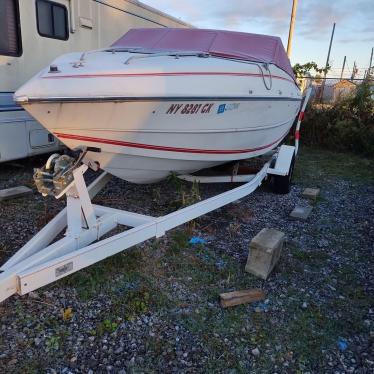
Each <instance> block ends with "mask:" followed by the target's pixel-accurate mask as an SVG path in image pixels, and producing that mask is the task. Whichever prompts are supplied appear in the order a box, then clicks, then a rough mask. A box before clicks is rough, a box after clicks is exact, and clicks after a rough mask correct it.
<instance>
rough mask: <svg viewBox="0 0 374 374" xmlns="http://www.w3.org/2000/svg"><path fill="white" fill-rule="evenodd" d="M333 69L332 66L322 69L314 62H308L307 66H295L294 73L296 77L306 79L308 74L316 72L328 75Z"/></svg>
mask: <svg viewBox="0 0 374 374" xmlns="http://www.w3.org/2000/svg"><path fill="white" fill-rule="evenodd" d="M330 69H331V66H330V65H327V68H320V67H318V65H317V64H316V63H315V62H314V61H311V62H307V63H306V64H299V63H297V64H295V65H294V66H293V72H294V73H295V75H296V77H298V78H302V77H305V76H306V75H307V74H308V73H310V72H311V71H314V72H316V73H318V74H322V73H326V74H327V72H328V71H329V70H330Z"/></svg>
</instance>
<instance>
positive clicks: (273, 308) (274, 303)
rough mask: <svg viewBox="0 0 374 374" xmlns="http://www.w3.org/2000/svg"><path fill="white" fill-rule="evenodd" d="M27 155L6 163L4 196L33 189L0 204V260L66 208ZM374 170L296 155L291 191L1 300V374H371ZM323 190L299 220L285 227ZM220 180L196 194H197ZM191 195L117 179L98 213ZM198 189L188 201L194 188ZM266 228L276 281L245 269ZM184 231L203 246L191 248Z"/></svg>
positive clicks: (350, 160) (317, 155)
mask: <svg viewBox="0 0 374 374" xmlns="http://www.w3.org/2000/svg"><path fill="white" fill-rule="evenodd" d="M42 163H43V160H42V159H41V158H34V159H31V160H25V161H21V162H17V163H11V164H6V165H1V167H0V188H7V187H11V186H15V185H19V184H24V185H28V186H30V187H32V188H33V190H34V194H33V195H32V196H31V197H27V198H20V199H16V200H11V201H6V202H1V203H0V227H1V231H0V261H1V262H3V261H5V260H6V259H7V258H9V257H10V256H11V255H12V254H13V253H14V252H15V251H16V250H17V249H18V248H19V247H20V246H22V245H23V244H24V243H25V242H26V241H27V240H28V239H30V238H31V237H32V236H33V235H34V234H35V233H36V232H37V231H38V230H40V228H41V227H43V225H44V224H45V223H46V222H48V221H49V220H50V219H51V218H52V217H53V216H54V215H55V214H56V213H57V212H58V211H59V210H60V209H61V208H62V207H63V206H64V201H63V200H62V201H57V200H55V199H53V198H49V197H48V198H43V197H42V196H40V195H39V194H38V193H37V192H36V190H35V187H34V186H33V183H32V170H33V167H37V166H40V165H41V164H42ZM373 166H374V163H373V161H369V160H365V159H361V158H359V157H356V156H350V155H344V157H343V155H339V154H334V153H330V152H325V151H317V150H311V149H307V148H304V149H302V152H301V157H300V159H299V160H298V162H297V165H296V171H295V172H296V175H295V179H294V185H293V186H292V190H291V192H290V194H288V195H274V194H272V193H271V192H270V190H269V189H268V188H267V187H266V186H263V187H261V188H260V189H258V190H257V191H256V192H255V193H253V194H252V195H250V196H248V197H246V198H244V199H242V200H240V201H238V202H235V203H233V204H230V205H228V206H226V207H224V208H221V209H219V210H217V211H215V212H212V213H209V214H208V215H206V216H204V217H202V218H199V219H198V220H196V221H194V223H192V224H187V225H184V226H182V227H180V228H178V229H175V230H172V231H171V232H169V233H168V234H167V235H165V236H164V237H163V238H161V239H158V240H149V241H147V242H145V243H143V244H141V245H139V246H137V247H134V248H132V249H129V250H127V251H126V252H124V253H121V254H118V255H116V256H113V257H111V258H109V259H107V260H105V261H103V262H101V263H99V264H96V265H94V266H91V267H90V268H87V269H85V270H83V271H80V272H78V273H75V274H73V275H71V276H69V277H66V278H65V279H63V280H60V281H58V282H55V283H53V284H51V285H49V286H47V287H44V288H42V289H40V290H38V291H36V292H32V293H30V294H29V295H26V296H22V297H21V296H13V297H11V298H10V299H8V300H7V301H5V302H3V303H2V304H0V318H1V320H0V329H1V336H0V372H4V373H121V374H123V373H153V372H160V373H207V372H212V373H213V372H215V373H251V372H254V373H305V374H306V373H372V372H374V352H373V337H374V330H373V317H374V303H373V300H374V299H373V294H374V293H373V286H374V282H373V277H374V275H373V274H374V272H373V266H372V254H373V243H374V183H373V182H374V175H373V170H374V168H373ZM316 186H318V187H320V188H321V197H320V198H319V199H318V200H317V201H316V202H314V203H313V211H312V214H311V216H310V218H309V219H308V221H307V222H301V221H295V220H291V219H290V217H289V214H290V212H291V211H292V209H293V208H294V207H295V205H307V204H308V201H306V200H305V199H304V198H302V197H301V193H302V191H303V189H304V188H305V187H316ZM227 188H228V186H227V185H226V186H225V185H203V186H200V189H199V195H200V196H201V197H202V198H205V197H207V196H211V195H213V194H216V193H219V192H223V191H224V190H225V189H227ZM182 191H184V193H183V196H184V197H185V198H186V199H187V200H193V199H194V198H196V195H197V194H196V191H194V190H191V185H189V184H175V181H174V182H162V183H160V184H157V185H148V186H135V185H131V184H128V183H125V182H123V181H119V180H117V179H115V180H112V181H111V182H110V183H109V184H108V186H107V187H106V188H105V189H104V190H103V191H102V192H101V193H100V194H99V195H98V196H97V197H96V198H95V202H96V203H98V204H105V205H107V206H113V207H119V208H124V209H128V210H130V211H135V212H138V213H143V214H144V213H145V214H152V215H162V214H165V213H167V212H170V211H172V210H173V209H175V208H176V207H179V206H180V205H181V196H182ZM194 192H195V193H194ZM264 227H269V228H275V229H278V230H281V231H283V232H285V233H286V235H287V243H286V246H285V248H284V250H283V253H282V256H281V258H280V261H279V263H278V265H277V266H276V268H275V270H274V271H273V273H272V275H271V276H270V278H269V279H268V280H267V281H262V280H259V279H257V278H256V277H254V276H252V275H250V274H247V273H245V272H244V266H245V262H246V258H247V255H248V245H249V242H250V240H251V239H252V238H253V237H254V236H255V235H256V234H257V233H258V232H259V231H260V230H261V229H262V228H264ZM191 236H199V237H201V238H203V239H205V241H206V244H204V245H197V246H192V245H189V244H188V241H189V239H190V238H191ZM252 287H259V288H262V289H264V291H265V292H266V300H265V301H263V302H259V303H254V304H248V305H241V306H237V307H234V308H230V309H227V310H223V309H222V308H221V307H220V305H219V301H218V295H219V293H221V292H227V291H230V290H238V289H244V288H252Z"/></svg>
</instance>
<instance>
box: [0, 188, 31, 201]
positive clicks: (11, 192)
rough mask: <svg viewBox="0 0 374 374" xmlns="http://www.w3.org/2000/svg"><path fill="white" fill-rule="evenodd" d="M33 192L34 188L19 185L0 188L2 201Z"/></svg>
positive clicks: (0, 199)
mask: <svg viewBox="0 0 374 374" xmlns="http://www.w3.org/2000/svg"><path fill="white" fill-rule="evenodd" d="M29 194H32V189H31V188H28V187H25V186H18V187H12V188H7V189H5V190H0V201H2V200H8V199H14V198H15V197H21V196H25V195H29Z"/></svg>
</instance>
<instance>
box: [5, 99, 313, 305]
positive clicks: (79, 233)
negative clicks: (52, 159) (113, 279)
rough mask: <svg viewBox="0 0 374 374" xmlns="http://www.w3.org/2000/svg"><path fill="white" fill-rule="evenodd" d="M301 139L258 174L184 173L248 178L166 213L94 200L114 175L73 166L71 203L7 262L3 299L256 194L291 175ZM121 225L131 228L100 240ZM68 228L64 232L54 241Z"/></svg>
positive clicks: (68, 192) (283, 148) (279, 152)
mask: <svg viewBox="0 0 374 374" xmlns="http://www.w3.org/2000/svg"><path fill="white" fill-rule="evenodd" d="M308 98H309V95H307V96H306V98H305V100H304V103H303V105H302V108H301V112H303V111H304V110H305V106H306V103H307V100H308ZM301 119H302V116H299V120H298V124H297V129H296V131H299V129H300V122H301ZM296 140H297V141H296V145H295V146H288V145H282V146H280V147H279V148H278V149H277V151H276V152H275V154H274V155H273V157H272V158H271V159H270V160H269V161H268V162H266V163H265V164H264V165H263V167H262V168H261V170H260V171H259V172H258V173H257V174H251V175H236V176H228V177H227V180H222V178H221V180H217V179H214V177H213V178H211V177H205V178H204V177H196V176H182V179H186V180H199V178H200V179H201V180H202V182H217V181H218V182H225V181H230V182H246V183H245V184H243V185H241V186H239V187H236V188H234V189H232V190H229V191H226V192H223V193H221V194H219V195H216V196H213V197H210V198H208V199H206V200H203V201H201V202H198V203H196V204H193V205H190V206H188V207H186V208H183V209H180V210H177V211H175V212H173V213H170V214H167V215H165V216H162V217H152V216H147V215H142V214H137V213H133V212H128V211H126V210H119V209H113V208H108V207H105V206H101V205H96V204H92V202H91V199H92V198H93V196H95V195H96V194H97V193H98V192H99V191H100V190H101V189H102V188H103V186H105V184H106V183H107V182H108V180H109V179H110V175H109V174H107V173H103V174H101V175H100V176H99V177H98V178H97V179H96V180H95V181H94V182H93V183H92V184H91V185H90V186H89V187H88V188H87V186H86V183H85V181H84V178H83V174H84V173H85V171H86V170H87V169H88V166H87V165H86V164H82V165H80V166H79V167H78V168H76V169H75V170H74V171H73V176H74V179H73V181H72V182H71V183H70V185H69V186H68V187H67V188H66V189H65V190H64V191H63V192H62V193H61V194H60V195H59V196H58V198H59V197H61V196H63V195H64V194H66V198H67V204H66V208H64V209H63V210H62V211H61V212H60V213H58V214H57V216H56V217H55V218H53V219H52V220H51V221H50V222H49V223H48V224H47V225H46V226H45V227H44V228H43V229H42V230H41V231H40V232H39V233H37V234H36V235H35V236H34V237H33V238H32V239H31V240H30V241H29V242H28V243H26V244H25V245H24V246H23V247H22V248H21V249H20V250H19V251H18V252H17V253H16V254H15V255H13V257H11V258H10V259H9V260H8V261H7V262H6V263H5V264H4V265H3V266H2V267H1V269H0V270H1V271H2V273H1V274H0V302H1V301H3V300H5V299H7V298H8V297H10V296H11V295H13V294H15V293H18V294H20V295H24V294H27V293H28V292H30V291H33V290H35V289H37V288H40V287H42V286H45V285H47V284H49V283H52V282H54V281H56V280H58V279H61V278H63V277H65V276H67V275H69V274H72V273H74V272H76V271H78V270H80V269H83V268H85V267H87V266H90V265H92V264H94V263H96V262H99V261H101V260H103V259H105V258H107V257H110V256H113V255H114V254H116V253H119V252H121V251H123V250H125V249H127V248H130V247H132V246H134V245H136V244H139V243H142V242H144V241H145V240H148V239H151V238H153V237H156V238H159V237H161V236H163V235H164V234H165V233H166V231H168V230H171V229H173V228H175V227H177V226H179V225H182V224H183V223H186V222H188V221H191V220H193V219H195V218H197V217H199V216H201V215H204V214H206V213H208V212H211V211H213V210H215V209H218V208H220V207H222V206H224V205H227V204H229V203H231V202H233V201H235V200H238V199H241V198H243V197H245V196H247V195H249V194H251V193H252V192H253V191H255V190H256V188H257V187H259V186H260V185H261V184H262V182H263V181H264V179H266V177H267V176H268V175H270V174H272V175H275V176H286V175H288V173H289V172H290V170H291V163H292V159H293V157H294V154H296V152H297V146H298V139H296ZM274 158H275V160H276V162H275V164H274V166H273V167H271V165H272V164H273V160H274ZM209 178H210V179H209ZM235 178H236V179H235ZM119 225H122V226H125V227H130V229H128V230H125V231H123V232H121V233H119V234H116V235H113V236H110V237H108V238H106V239H102V240H100V238H101V237H103V236H104V235H105V234H106V233H108V232H109V231H111V230H112V229H114V228H116V227H117V226H119ZM64 229H66V231H65V235H64V238H62V239H60V240H58V241H56V242H53V240H54V239H55V238H56V237H57V236H58V235H59V234H60V233H61V232H62V231H63V230H64ZM52 242H53V243H52ZM50 243H52V244H50Z"/></svg>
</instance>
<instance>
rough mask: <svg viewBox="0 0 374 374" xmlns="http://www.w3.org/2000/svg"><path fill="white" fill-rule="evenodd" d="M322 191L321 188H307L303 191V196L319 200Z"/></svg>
mask: <svg viewBox="0 0 374 374" xmlns="http://www.w3.org/2000/svg"><path fill="white" fill-rule="evenodd" d="M320 191H321V190H320V189H319V188H306V189H305V190H304V192H303V197H306V198H307V199H310V200H317V197H318V196H319V193H320Z"/></svg>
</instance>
